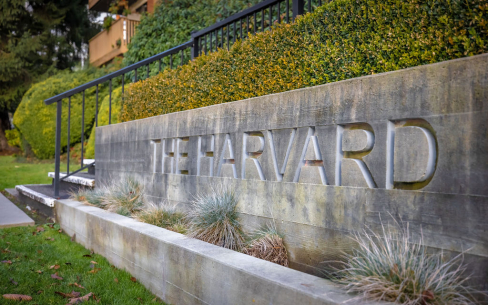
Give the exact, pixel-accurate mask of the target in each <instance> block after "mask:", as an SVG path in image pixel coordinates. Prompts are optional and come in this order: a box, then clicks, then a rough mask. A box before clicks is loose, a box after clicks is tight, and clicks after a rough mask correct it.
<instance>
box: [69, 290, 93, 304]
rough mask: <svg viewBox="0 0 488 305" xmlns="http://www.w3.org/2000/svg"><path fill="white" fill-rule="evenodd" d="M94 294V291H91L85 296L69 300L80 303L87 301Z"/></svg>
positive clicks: (70, 302)
mask: <svg viewBox="0 0 488 305" xmlns="http://www.w3.org/2000/svg"><path fill="white" fill-rule="evenodd" d="M92 295H93V293H92V292H90V293H89V294H87V295H84V296H82V297H79V298H73V299H70V300H69V304H78V303H83V302H85V301H88V300H89V299H90V297H91V296H92Z"/></svg>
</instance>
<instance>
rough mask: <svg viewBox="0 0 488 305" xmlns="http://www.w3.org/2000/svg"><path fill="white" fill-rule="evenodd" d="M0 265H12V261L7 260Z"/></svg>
mask: <svg viewBox="0 0 488 305" xmlns="http://www.w3.org/2000/svg"><path fill="white" fill-rule="evenodd" d="M2 263H4V264H9V265H12V261H11V260H8V261H2Z"/></svg>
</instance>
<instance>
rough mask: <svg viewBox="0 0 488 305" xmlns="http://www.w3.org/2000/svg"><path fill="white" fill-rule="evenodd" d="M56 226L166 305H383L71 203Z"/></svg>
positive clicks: (58, 208) (60, 210) (60, 208)
mask: <svg viewBox="0 0 488 305" xmlns="http://www.w3.org/2000/svg"><path fill="white" fill-rule="evenodd" d="M54 208H55V214H56V219H57V221H58V222H59V224H60V225H61V228H62V229H63V230H64V231H65V232H66V233H67V234H69V235H70V236H73V235H75V234H76V235H75V236H76V237H75V239H76V241H77V242H79V243H81V244H82V245H84V246H85V247H87V248H89V249H92V250H94V251H95V252H97V253H99V254H101V255H103V256H105V257H106V258H107V259H108V260H109V261H110V262H111V263H112V264H113V265H115V266H116V267H117V268H121V269H125V270H127V271H128V272H130V273H131V274H132V275H133V276H135V277H136V278H137V280H138V281H140V282H141V283H142V284H143V285H145V286H146V287H147V288H149V289H150V290H151V291H152V292H153V293H154V294H156V295H157V296H159V297H160V298H161V299H163V300H164V301H165V302H168V303H171V304H236V305H237V304H388V303H377V302H367V301H360V300H358V298H357V297H356V296H353V295H348V294H345V293H344V292H343V290H341V289H340V288H339V287H337V286H336V285H334V284H333V283H331V282H330V281H328V280H325V279H322V278H319V277H316V276H313V275H309V274H306V273H302V272H299V271H296V270H293V269H289V268H285V267H282V266H279V265H276V264H273V263H270V262H267V261H264V260H260V259H257V258H254V257H251V256H248V255H245V254H242V253H238V252H235V251H232V250H228V249H224V248H221V247H217V246H214V245H212V244H209V243H206V242H203V241H200V240H196V239H192V238H188V237H186V236H184V235H182V234H179V233H175V232H172V231H169V230H165V229H162V228H159V227H156V226H153V225H149V224H145V223H141V222H138V221H135V220H133V219H131V218H128V217H124V216H121V215H118V214H114V213H111V212H108V211H105V210H102V209H99V208H96V207H92V206H87V205H83V204H82V203H80V202H77V201H73V200H57V201H56V202H55V207H54Z"/></svg>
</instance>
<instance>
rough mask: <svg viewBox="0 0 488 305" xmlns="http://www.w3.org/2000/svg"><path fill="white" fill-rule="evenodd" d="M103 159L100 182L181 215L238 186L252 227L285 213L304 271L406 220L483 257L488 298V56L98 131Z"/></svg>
mask: <svg viewBox="0 0 488 305" xmlns="http://www.w3.org/2000/svg"><path fill="white" fill-rule="evenodd" d="M96 162H97V183H104V182H108V181H110V180H111V179H117V178H118V177H120V176H121V175H127V174H130V175H135V176H137V177H140V178H141V179H143V180H144V181H145V183H146V191H147V193H148V195H149V196H150V197H151V198H152V199H153V200H154V201H156V202H161V201H163V200H168V201H170V202H173V203H177V204H179V206H180V207H181V208H182V209H184V208H185V206H187V204H188V202H189V201H190V200H191V199H192V197H193V195H195V194H197V193H199V192H207V191H208V190H209V187H211V186H212V185H218V184H221V183H222V184H231V185H233V186H234V187H235V188H236V190H237V191H238V192H239V193H240V196H241V202H240V204H239V206H238V209H239V212H240V213H241V218H242V221H243V223H244V225H245V227H246V228H247V229H252V228H255V227H258V226H260V225H261V224H263V223H265V222H267V221H269V220H270V219H271V218H272V217H274V218H275V220H276V223H277V224H278V228H279V229H280V230H281V231H282V232H283V233H284V235H285V242H286V244H287V247H288V249H289V253H290V259H291V262H292V265H291V266H292V267H293V268H296V269H299V270H303V271H307V272H310V273H317V274H318V272H319V269H320V267H321V263H322V262H323V261H326V260H330V259H335V258H336V257H337V255H338V253H339V252H340V251H342V250H347V249H350V247H351V241H350V239H349V238H348V237H347V234H349V233H351V232H356V231H359V230H362V229H363V228H365V227H371V228H373V229H375V230H377V229H378V228H379V224H380V221H381V220H383V221H384V222H386V221H392V217H393V218H395V219H396V220H399V221H404V222H409V224H410V228H411V231H412V233H413V236H414V237H418V236H419V235H420V234H421V233H423V236H424V239H425V244H427V245H428V246H430V247H432V248H435V249H444V250H446V251H447V252H448V253H456V252H460V251H465V250H467V249H469V248H471V250H470V251H469V254H468V255H467V256H466V261H468V262H470V263H473V264H474V266H476V267H475V268H473V269H472V270H473V271H474V272H475V277H477V278H478V279H479V280H480V282H481V283H485V286H484V289H488V286H486V285H488V284H486V283H487V282H488V281H486V279H488V221H487V216H488V183H487V182H488V54H484V55H478V56H473V57H470V58H465V59H459V60H453V61H448V62H442V63H437V64H432V65H425V66H421V67H416V68H411V69H405V70H401V71H396V72H390V73H384V74H379V75H373V76H367V77H361V78H356V79H352V80H346V81H342V82H337V83H332V84H327V85H322V86H317V87H312V88H306V89H301V90H295V91H290V92H285V93H280V94H273V95H269V96H264V97H258V98H253V99H248V100H243V101H237V102H233V103H227V104H222V105H216V106H210V107H206V108H201V109H195V110H191V111H184V112H179V113H172V114H168V115H162V116H157V117H152V118H148V119H144V120H138V121H133V122H128V123H122V124H117V125H111V126H103V127H98V129H97V138H96Z"/></svg>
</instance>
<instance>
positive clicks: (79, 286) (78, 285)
mask: <svg viewBox="0 0 488 305" xmlns="http://www.w3.org/2000/svg"><path fill="white" fill-rule="evenodd" d="M73 285H75V286H76V287H78V288H81V289H86V288H85V287H83V286H81V285H80V284H78V283H74V284H73Z"/></svg>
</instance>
